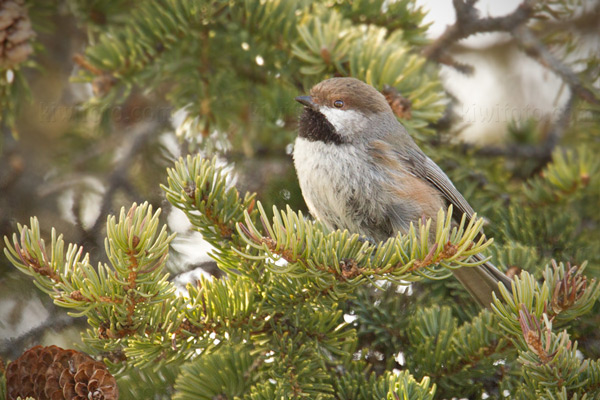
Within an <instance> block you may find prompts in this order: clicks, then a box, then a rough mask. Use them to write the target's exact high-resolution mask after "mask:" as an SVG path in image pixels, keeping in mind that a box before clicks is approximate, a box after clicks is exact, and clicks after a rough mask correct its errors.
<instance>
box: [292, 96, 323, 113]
mask: <svg viewBox="0 0 600 400" xmlns="http://www.w3.org/2000/svg"><path fill="white" fill-rule="evenodd" d="M295 100H296V101H297V102H298V103H300V104H302V105H303V106H304V107H308V108H310V109H313V110H317V108H318V107H317V104H316V103H315V102H314V101H313V98H312V97H311V96H298V97H296V99H295Z"/></svg>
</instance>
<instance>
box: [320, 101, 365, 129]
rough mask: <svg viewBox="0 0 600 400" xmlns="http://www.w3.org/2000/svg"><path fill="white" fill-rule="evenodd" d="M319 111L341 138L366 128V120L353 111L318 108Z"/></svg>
mask: <svg viewBox="0 0 600 400" xmlns="http://www.w3.org/2000/svg"><path fill="white" fill-rule="evenodd" d="M319 111H320V112H321V114H323V115H324V116H325V118H327V120H328V121H329V122H330V123H331V125H333V127H334V128H335V130H336V132H337V133H338V134H340V135H342V136H350V135H352V133H353V132H357V131H359V132H360V131H361V130H363V129H365V128H366V126H365V125H367V122H368V119H367V118H365V116H364V115H363V114H361V113H359V112H358V111H355V110H340V109H339V108H331V107H320V108H319Z"/></svg>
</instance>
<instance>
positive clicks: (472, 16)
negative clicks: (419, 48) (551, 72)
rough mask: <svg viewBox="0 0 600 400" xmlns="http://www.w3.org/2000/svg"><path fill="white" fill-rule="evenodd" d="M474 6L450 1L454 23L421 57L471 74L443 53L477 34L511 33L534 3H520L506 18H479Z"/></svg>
mask: <svg viewBox="0 0 600 400" xmlns="http://www.w3.org/2000/svg"><path fill="white" fill-rule="evenodd" d="M475 3H476V0H453V4H454V10H455V11H456V22H455V23H454V25H451V26H449V27H448V28H446V30H445V31H444V33H443V34H442V35H441V36H440V37H439V38H437V40H435V41H434V42H433V43H431V44H430V45H429V46H427V47H425V48H424V49H423V52H422V54H423V56H424V57H426V58H429V59H430V60H434V61H437V62H440V63H443V64H446V65H450V66H453V67H456V68H457V69H458V70H459V71H461V72H465V73H469V72H471V71H472V67H470V66H467V65H464V64H461V63H458V62H457V61H455V60H454V59H453V58H452V57H450V56H449V55H448V54H446V49H448V48H449V47H450V46H451V45H452V44H453V43H455V42H457V41H459V40H461V39H464V38H466V37H469V36H471V35H473V34H476V33H486V32H512V31H513V30H515V29H517V28H518V27H520V26H521V25H523V24H524V23H526V22H527V21H528V20H529V19H530V18H531V17H533V15H534V8H533V0H525V1H523V3H521V4H520V5H519V7H517V9H516V10H515V11H513V12H512V13H510V14H508V15H505V16H502V17H487V18H480V17H479V11H478V10H477V9H476V8H475Z"/></svg>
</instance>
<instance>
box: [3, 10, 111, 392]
mask: <svg viewBox="0 0 600 400" xmlns="http://www.w3.org/2000/svg"><path fill="white" fill-rule="evenodd" d="M0 1H1V0H0ZM6 389H7V391H8V400H15V399H17V397H19V396H21V397H22V398H26V397H27V396H29V397H33V398H35V399H37V400H62V399H66V400H79V399H81V400H83V399H85V400H112V399H118V397H119V391H118V389H117V383H116V381H115V378H114V377H113V376H112V375H111V374H110V373H109V372H108V370H107V369H106V365H104V363H101V362H99V361H95V360H93V359H92V358H91V357H90V356H88V355H87V354H85V353H81V352H79V351H75V350H65V349H61V348H60V347H57V346H49V347H43V346H35V347H33V348H31V349H29V350H27V351H26V352H25V353H23V354H22V355H21V357H19V358H17V359H16V360H15V361H13V362H12V363H10V364H8V368H7V369H6Z"/></svg>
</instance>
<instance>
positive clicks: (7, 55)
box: [0, 0, 35, 68]
mask: <svg viewBox="0 0 600 400" xmlns="http://www.w3.org/2000/svg"><path fill="white" fill-rule="evenodd" d="M34 36H35V32H34V31H33V29H31V21H30V20H29V14H28V13H27V8H26V7H25V2H24V0H0V68H11V67H14V66H16V65H17V64H20V63H22V62H23V61H25V60H26V59H27V57H29V55H30V54H31V53H33V47H32V46H31V44H30V43H29V42H30V39H32V38H33V37H34Z"/></svg>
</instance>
